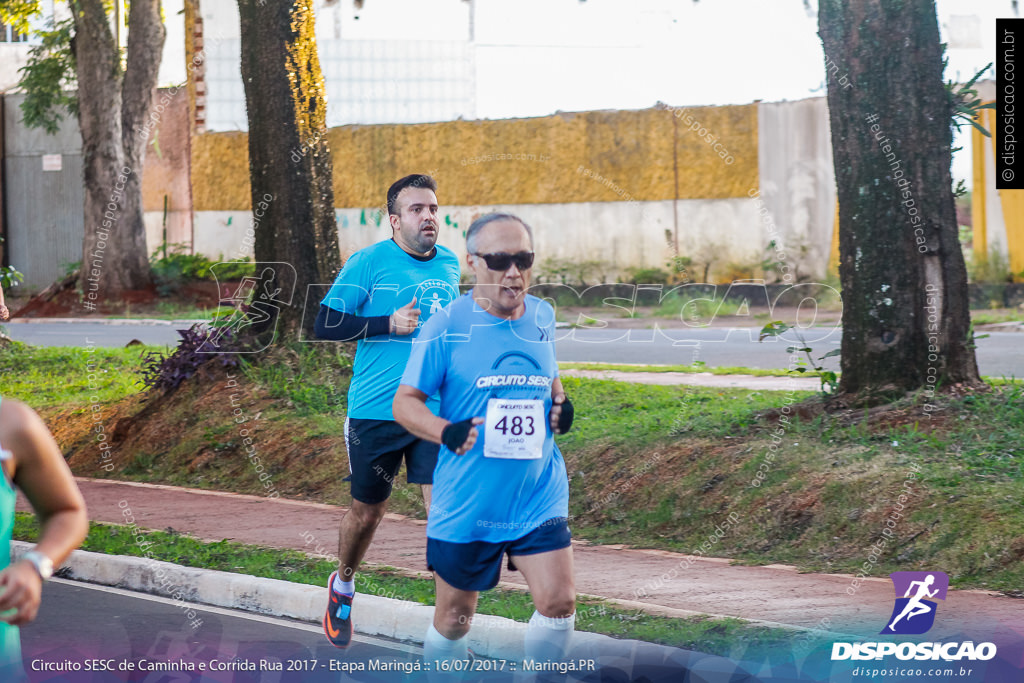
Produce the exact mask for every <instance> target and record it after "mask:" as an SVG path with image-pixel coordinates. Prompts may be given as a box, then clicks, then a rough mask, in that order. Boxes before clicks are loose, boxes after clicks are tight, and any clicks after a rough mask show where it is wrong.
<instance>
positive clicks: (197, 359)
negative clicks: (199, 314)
mask: <svg viewBox="0 0 1024 683" xmlns="http://www.w3.org/2000/svg"><path fill="white" fill-rule="evenodd" d="M178 334H179V335H181V339H180V340H179V341H178V348H176V349H175V350H174V352H173V353H171V354H170V355H166V356H165V355H164V354H163V353H162V352H160V351H153V352H151V353H148V354H146V355H145V356H143V357H142V371H141V372H142V383H143V384H144V385H145V386H146V388H147V389H150V390H156V389H159V390H161V391H163V392H164V393H165V394H169V393H171V392H172V391H174V390H175V389H177V388H178V387H179V386H180V385H181V383H182V382H184V381H185V380H186V379H188V378H189V377H192V376H193V375H195V374H196V373H197V372H199V370H200V368H201V367H202V366H203V365H204V364H206V363H208V362H214V363H216V364H217V365H219V366H221V367H224V368H235V367H238V361H239V359H238V352H239V350H240V349H241V344H240V343H239V340H238V338H237V337H236V335H235V333H234V332H233V331H232V330H231V329H229V328H222V327H209V326H206V325H205V324H204V323H196V324H195V325H193V326H192V327H190V328H188V329H187V330H178Z"/></svg>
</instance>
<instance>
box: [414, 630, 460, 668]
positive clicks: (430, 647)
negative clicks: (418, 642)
mask: <svg viewBox="0 0 1024 683" xmlns="http://www.w3.org/2000/svg"><path fill="white" fill-rule="evenodd" d="M468 658H469V648H468V647H467V646H466V637H465V636H463V637H461V638H459V639H458V640H449V639H447V638H445V637H444V636H442V635H441V633H440V632H439V631H438V630H437V629H436V628H434V624H433V623H431V624H430V628H428V629H427V635H426V637H425V638H424V639H423V659H424V660H426V661H428V662H433V661H434V660H435V659H437V660H442V659H447V660H453V659H468Z"/></svg>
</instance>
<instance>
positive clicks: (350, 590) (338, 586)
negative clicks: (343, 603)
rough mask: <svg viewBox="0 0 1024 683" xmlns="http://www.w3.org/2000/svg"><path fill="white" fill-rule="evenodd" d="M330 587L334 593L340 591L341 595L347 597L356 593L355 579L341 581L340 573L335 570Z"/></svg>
mask: <svg viewBox="0 0 1024 683" xmlns="http://www.w3.org/2000/svg"><path fill="white" fill-rule="evenodd" d="M331 588H333V589H334V592H335V593H341V594H342V595H347V596H349V597H352V596H353V595H355V594H356V582H355V580H352V581H342V580H341V574H338V573H337V572H335V574H334V583H332V584H331Z"/></svg>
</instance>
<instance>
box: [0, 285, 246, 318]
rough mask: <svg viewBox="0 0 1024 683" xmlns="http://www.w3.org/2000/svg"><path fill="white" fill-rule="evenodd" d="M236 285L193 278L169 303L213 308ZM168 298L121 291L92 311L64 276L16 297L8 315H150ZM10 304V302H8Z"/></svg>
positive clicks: (157, 311) (93, 316)
mask: <svg viewBox="0 0 1024 683" xmlns="http://www.w3.org/2000/svg"><path fill="white" fill-rule="evenodd" d="M237 287H238V283H237V282H225V283H221V284H220V285H219V287H218V283H216V282H214V281H205V280H193V281H190V282H186V283H184V284H182V285H181V286H180V287H179V288H178V289H177V290H176V291H175V292H174V296H173V303H174V304H175V305H177V306H180V307H187V306H195V307H197V308H216V307H217V304H218V303H219V302H220V301H222V300H224V299H227V298H229V297H230V296H231V292H233V291H235V289H236V288H237ZM168 301H171V299H169V298H167V297H160V296H158V294H157V292H156V289H146V290H131V291H127V292H124V294H123V296H122V299H121V300H120V301H116V302H110V301H108V302H100V303H98V304H97V305H96V307H95V309H94V310H89V309H87V308H85V306H83V305H82V292H81V291H80V288H79V286H78V283H77V281H76V280H74V279H72V278H65V280H63V281H61V282H60V283H55V285H53V286H52V288H50V287H48V288H47V289H46V290H44V291H43V292H41V293H40V294H39V295H38V296H35V297H32V298H31V299H27V300H25V299H20V300H19V301H18V302H17V305H18V308H17V309H15V308H14V306H13V305H12V306H11V317H12V318H64V317H71V316H74V317H79V318H82V317H84V318H104V317H108V316H124V315H128V314H131V315H132V316H136V317H137V316H142V317H145V316H151V315H157V314H160V312H161V311H160V308H161V304H166V303H167V302H168ZM12 303H13V302H12Z"/></svg>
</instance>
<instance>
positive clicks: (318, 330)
mask: <svg viewBox="0 0 1024 683" xmlns="http://www.w3.org/2000/svg"><path fill="white" fill-rule="evenodd" d="M314 332H315V334H316V336H317V337H318V338H320V339H329V340H331V341H356V340H358V339H366V338H367V337H379V336H383V335H386V334H390V332H391V316H389V315H373V316H369V317H361V316H358V315H353V314H351V313H342V312H341V311H338V310H335V309H333V308H331V307H330V306H325V305H323V304H320V313H319V314H317V316H316V324H315V326H314Z"/></svg>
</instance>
